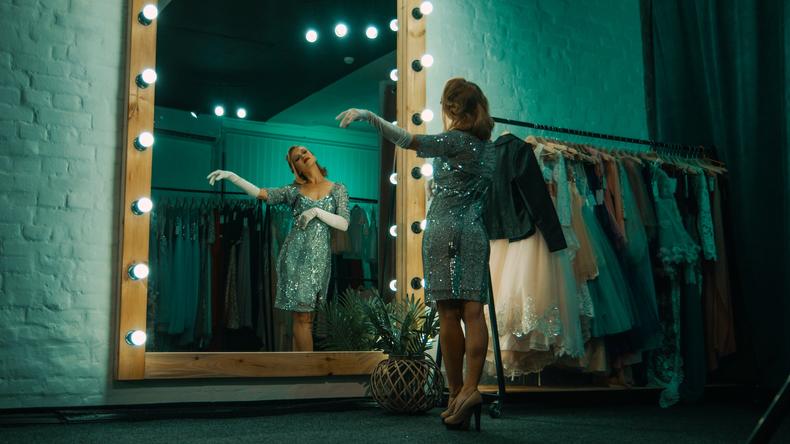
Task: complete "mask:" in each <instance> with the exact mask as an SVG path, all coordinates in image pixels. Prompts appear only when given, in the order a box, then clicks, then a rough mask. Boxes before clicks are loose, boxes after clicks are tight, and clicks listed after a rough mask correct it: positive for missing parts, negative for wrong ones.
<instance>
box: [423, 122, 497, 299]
mask: <svg viewBox="0 0 790 444" xmlns="http://www.w3.org/2000/svg"><path fill="white" fill-rule="evenodd" d="M415 140H416V144H417V155H418V156H419V157H432V158H434V159H433V167H434V175H433V184H432V188H431V190H432V192H433V200H432V201H431V206H430V208H429V209H428V215H427V217H426V220H427V226H426V228H425V233H424V236H423V241H422V261H423V270H424V271H423V274H424V278H425V298H426V300H428V301H441V300H448V299H463V300H469V301H477V302H481V303H483V304H487V303H488V295H489V270H488V254H489V244H488V234H487V232H486V228H485V225H484V224H483V213H484V211H485V208H484V203H485V196H486V191H487V190H488V188H489V187H490V186H491V178H492V176H493V173H494V168H495V165H496V159H495V157H494V146H493V145H492V144H490V143H487V141H483V140H480V139H478V138H477V137H475V136H473V135H471V134H467V133H465V132H463V131H457V130H453V131H448V132H445V133H442V134H439V135H435V136H427V135H417V136H415Z"/></svg>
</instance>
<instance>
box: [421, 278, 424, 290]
mask: <svg viewBox="0 0 790 444" xmlns="http://www.w3.org/2000/svg"><path fill="white" fill-rule="evenodd" d="M420 284H422V288H425V279H421V280H420Z"/></svg>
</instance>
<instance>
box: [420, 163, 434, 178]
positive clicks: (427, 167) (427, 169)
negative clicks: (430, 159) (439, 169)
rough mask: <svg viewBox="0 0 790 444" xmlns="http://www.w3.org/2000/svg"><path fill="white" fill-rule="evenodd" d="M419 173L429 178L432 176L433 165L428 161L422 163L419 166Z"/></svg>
mask: <svg viewBox="0 0 790 444" xmlns="http://www.w3.org/2000/svg"><path fill="white" fill-rule="evenodd" d="M420 173H422V175H423V177H425V178H431V177H433V165H431V164H430V163H424V164H422V166H421V167H420Z"/></svg>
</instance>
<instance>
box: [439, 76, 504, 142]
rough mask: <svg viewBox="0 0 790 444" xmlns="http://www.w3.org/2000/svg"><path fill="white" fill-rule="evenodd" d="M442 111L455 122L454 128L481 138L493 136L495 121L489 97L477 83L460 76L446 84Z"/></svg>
mask: <svg viewBox="0 0 790 444" xmlns="http://www.w3.org/2000/svg"><path fill="white" fill-rule="evenodd" d="M442 111H443V112H444V114H445V115H446V116H447V117H449V118H450V119H451V120H452V122H453V129H459V130H462V131H467V132H469V133H471V134H473V135H474V136H476V137H477V138H478V139H480V140H488V139H490V138H491V130H493V129H494V121H493V120H492V119H491V115H490V114H488V99H486V96H485V94H483V91H482V90H481V89H480V87H479V86H477V85H476V84H474V83H472V82H469V81H467V80H465V79H462V78H460V77H456V78H452V79H450V80H448V81H447V83H445V84H444V92H442Z"/></svg>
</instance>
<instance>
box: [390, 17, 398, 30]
mask: <svg viewBox="0 0 790 444" xmlns="http://www.w3.org/2000/svg"><path fill="white" fill-rule="evenodd" d="M390 29H391V30H393V31H395V32H398V19H392V20H390Z"/></svg>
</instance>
